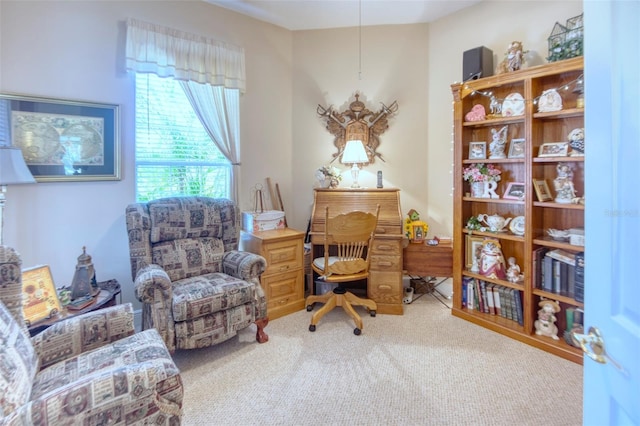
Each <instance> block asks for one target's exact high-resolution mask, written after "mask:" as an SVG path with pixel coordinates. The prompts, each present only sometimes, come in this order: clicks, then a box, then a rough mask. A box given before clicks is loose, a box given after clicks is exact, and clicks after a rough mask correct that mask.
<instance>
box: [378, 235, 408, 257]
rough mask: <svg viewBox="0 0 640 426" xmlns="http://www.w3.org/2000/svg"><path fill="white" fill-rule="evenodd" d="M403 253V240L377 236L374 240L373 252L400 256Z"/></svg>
mask: <svg viewBox="0 0 640 426" xmlns="http://www.w3.org/2000/svg"><path fill="white" fill-rule="evenodd" d="M401 253H402V241H400V240H397V239H396V240H392V239H382V238H376V239H374V240H373V245H372V247H371V254H372V255H374V254H382V255H385V256H400V254H401Z"/></svg>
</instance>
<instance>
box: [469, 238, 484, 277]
mask: <svg viewBox="0 0 640 426" xmlns="http://www.w3.org/2000/svg"><path fill="white" fill-rule="evenodd" d="M483 241H484V237H477V236H474V235H467V236H466V246H465V248H466V252H467V253H466V264H467V269H471V268H472V267H473V260H474V259H476V260H478V261H479V260H480V252H481V251H482V242H483Z"/></svg>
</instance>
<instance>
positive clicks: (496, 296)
mask: <svg viewBox="0 0 640 426" xmlns="http://www.w3.org/2000/svg"><path fill="white" fill-rule="evenodd" d="M499 287H501V286H500V285H498V284H493V285H492V286H491V293H493V307H494V309H495V314H496V315H498V316H502V313H501V312H500V311H501V310H502V306H501V301H500V290H499Z"/></svg>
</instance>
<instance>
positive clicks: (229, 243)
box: [125, 197, 268, 351]
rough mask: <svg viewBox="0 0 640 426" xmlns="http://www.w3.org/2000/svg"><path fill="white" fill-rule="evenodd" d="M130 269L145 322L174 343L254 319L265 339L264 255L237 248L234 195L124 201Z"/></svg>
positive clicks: (193, 342)
mask: <svg viewBox="0 0 640 426" xmlns="http://www.w3.org/2000/svg"><path fill="white" fill-rule="evenodd" d="M125 216H126V223H127V233H128V238H129V253H130V257H131V275H132V277H133V279H134V281H135V284H134V285H135V292H136V297H137V298H138V299H139V300H140V301H141V302H142V304H143V317H142V328H143V329H147V328H156V329H157V330H158V332H159V333H160V335H161V336H162V338H163V339H164V341H165V343H166V345H167V347H168V348H169V350H170V351H174V350H176V349H192V348H200V347H206V346H211V345H214V344H217V343H220V342H223V341H225V340H227V339H229V338H231V337H233V336H235V335H236V333H237V332H238V330H241V329H243V328H246V327H248V326H250V325H251V324H255V325H256V327H257V331H256V340H257V341H258V342H260V343H263V342H266V341H267V340H268V336H267V335H266V333H265V332H264V327H266V325H267V322H268V318H267V302H266V298H265V294H264V291H263V290H262V287H261V286H260V275H261V274H262V273H263V272H264V270H265V268H266V261H265V259H264V258H263V257H261V256H258V255H255V254H253V253H248V252H242V251H238V238H239V235H240V211H239V209H238V207H237V206H236V205H235V204H234V203H233V202H232V201H230V200H227V199H219V198H206V197H171V198H162V199H158V200H153V201H149V202H146V203H135V204H130V205H129V206H128V207H127V209H126V213H125Z"/></svg>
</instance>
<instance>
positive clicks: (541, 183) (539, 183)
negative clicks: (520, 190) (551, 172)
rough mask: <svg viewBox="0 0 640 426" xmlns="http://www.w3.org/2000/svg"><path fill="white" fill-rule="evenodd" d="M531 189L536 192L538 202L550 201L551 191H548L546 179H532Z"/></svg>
mask: <svg viewBox="0 0 640 426" xmlns="http://www.w3.org/2000/svg"><path fill="white" fill-rule="evenodd" d="M533 189H535V191H536V196H537V197H538V201H551V200H553V197H552V196H551V190H550V189H549V184H548V183H547V180H546V179H533Z"/></svg>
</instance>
